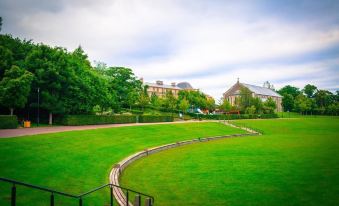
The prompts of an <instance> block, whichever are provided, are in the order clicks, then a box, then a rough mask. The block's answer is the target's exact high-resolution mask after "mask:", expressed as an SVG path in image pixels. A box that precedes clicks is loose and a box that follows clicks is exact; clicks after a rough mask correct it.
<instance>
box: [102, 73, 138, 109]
mask: <svg viewBox="0 0 339 206" xmlns="http://www.w3.org/2000/svg"><path fill="white" fill-rule="evenodd" d="M105 76H106V77H107V78H108V81H109V89H110V90H111V91H114V92H116V95H117V105H118V107H117V108H116V109H117V110H119V109H121V108H122V107H129V106H130V105H131V104H134V103H137V100H138V99H137V98H135V96H134V95H131V94H130V93H132V94H136V93H139V94H141V92H142V90H143V88H142V82H141V81H140V80H138V79H137V77H136V76H135V75H134V74H133V72H132V70H131V69H129V68H125V67H110V68H108V69H107V70H106V72H105ZM131 98H132V100H131ZM133 101H135V102H134V103H133Z"/></svg>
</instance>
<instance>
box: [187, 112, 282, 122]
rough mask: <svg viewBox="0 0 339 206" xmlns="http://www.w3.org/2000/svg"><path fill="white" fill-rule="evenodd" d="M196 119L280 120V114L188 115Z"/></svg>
mask: <svg viewBox="0 0 339 206" xmlns="http://www.w3.org/2000/svg"><path fill="white" fill-rule="evenodd" d="M188 115H190V116H191V117H192V118H194V119H212V120H233V119H259V118H262V119H271V118H278V114H275V113H274V114H230V115H225V114H206V115H205V114H194V113H188Z"/></svg>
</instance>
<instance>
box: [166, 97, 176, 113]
mask: <svg viewBox="0 0 339 206" xmlns="http://www.w3.org/2000/svg"><path fill="white" fill-rule="evenodd" d="M164 106H165V108H166V109H168V110H169V111H171V112H172V114H173V111H174V109H175V108H176V106H177V99H176V98H175V97H174V95H173V93H172V92H171V91H169V92H166V95H165V98H164Z"/></svg>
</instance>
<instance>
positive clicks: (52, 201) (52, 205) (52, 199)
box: [51, 192, 54, 206]
mask: <svg viewBox="0 0 339 206" xmlns="http://www.w3.org/2000/svg"><path fill="white" fill-rule="evenodd" d="M51 206H54V193H53V192H52V193H51Z"/></svg>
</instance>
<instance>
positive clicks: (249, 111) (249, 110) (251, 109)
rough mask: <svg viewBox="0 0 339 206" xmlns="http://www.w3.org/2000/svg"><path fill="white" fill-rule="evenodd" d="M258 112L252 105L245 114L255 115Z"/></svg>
mask: <svg viewBox="0 0 339 206" xmlns="http://www.w3.org/2000/svg"><path fill="white" fill-rule="evenodd" d="M256 110H257V109H256V108H255V106H254V105H252V106H250V107H247V108H246V111H245V113H246V114H255V112H256Z"/></svg>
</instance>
